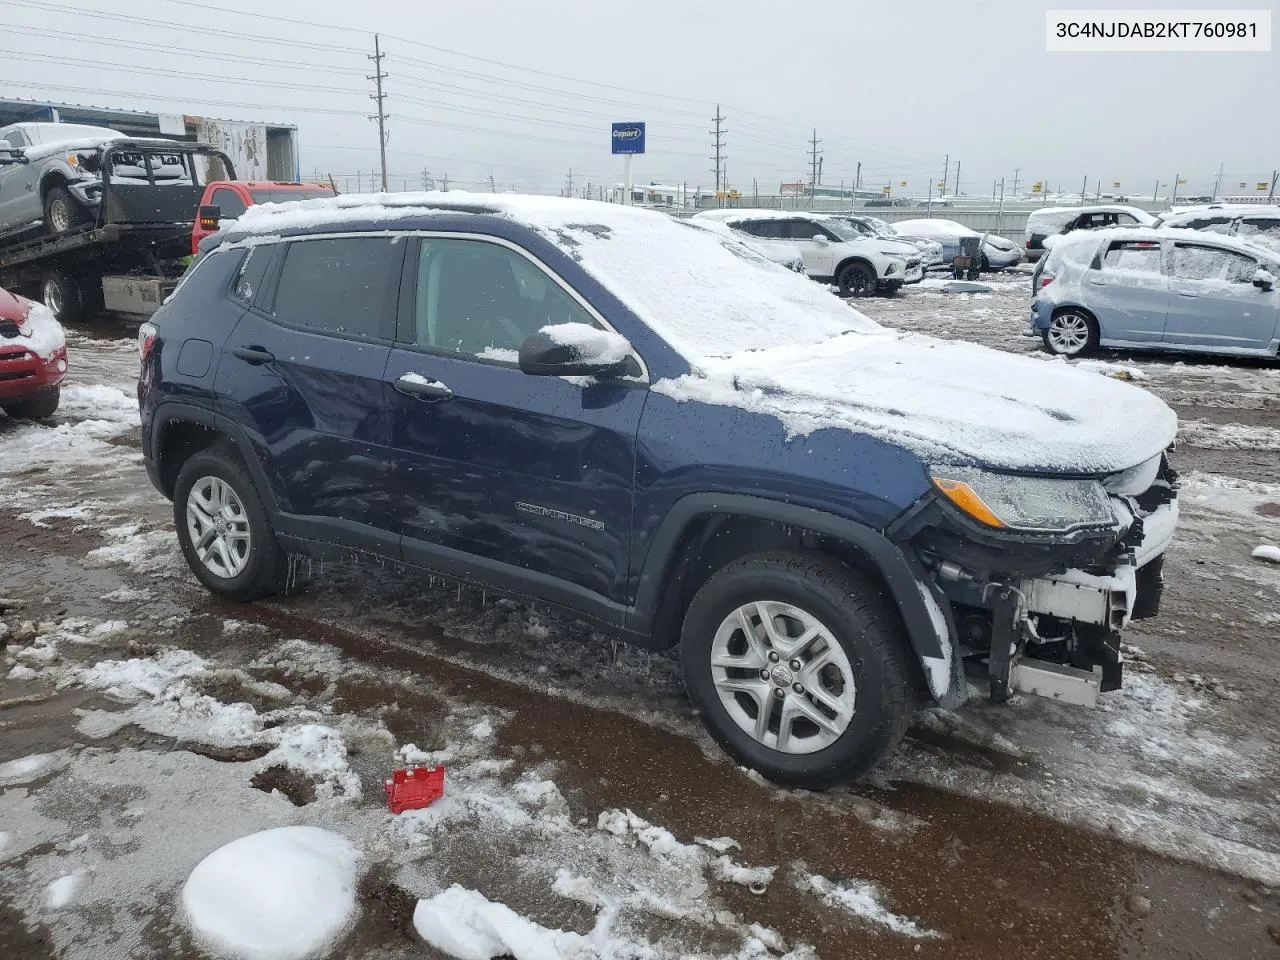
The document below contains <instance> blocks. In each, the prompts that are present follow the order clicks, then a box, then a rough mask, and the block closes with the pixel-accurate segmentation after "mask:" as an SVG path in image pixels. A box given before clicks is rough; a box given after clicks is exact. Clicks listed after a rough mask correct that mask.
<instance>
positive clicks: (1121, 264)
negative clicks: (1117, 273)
mask: <svg viewBox="0 0 1280 960" xmlns="http://www.w3.org/2000/svg"><path fill="white" fill-rule="evenodd" d="M1102 264H1103V267H1105V268H1106V269H1107V270H1133V271H1137V272H1139V273H1151V274H1159V273H1160V245H1159V244H1158V243H1145V242H1144V243H1139V242H1135V241H1132V240H1115V241H1112V242H1111V244H1109V245H1108V247H1107V252H1106V253H1104V254H1103V256H1102Z"/></svg>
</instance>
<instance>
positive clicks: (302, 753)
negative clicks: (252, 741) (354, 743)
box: [258, 723, 361, 800]
mask: <svg viewBox="0 0 1280 960" xmlns="http://www.w3.org/2000/svg"><path fill="white" fill-rule="evenodd" d="M258 765H259V766H260V767H261V768H262V769H263V770H265V769H267V768H268V767H273V766H277V765H283V766H286V767H289V768H290V769H292V770H297V771H298V772H300V773H303V774H306V775H307V776H310V777H313V778H315V779H317V780H319V781H320V782H319V783H318V784H317V788H316V797H317V798H318V799H321V800H325V799H328V798H330V797H335V796H339V797H345V798H349V799H353V800H354V799H359V797H360V793H361V786H360V777H359V776H357V775H356V774H355V773H354V772H353V771H352V770H351V767H350V765H349V764H348V763H347V745H346V743H345V742H344V741H343V739H342V735H341V734H340V733H338V731H337V730H334V729H333V728H332V727H326V726H322V725H320V724H316V723H303V724H298V725H296V726H292V727H287V728H285V729H283V730H282V731H281V732H280V742H279V743H278V744H277V745H276V747H275V748H274V749H273V750H272V751H271V752H270V753H268V754H267V755H266V756H265V757H263V758H262V759H261V760H259V761H258Z"/></svg>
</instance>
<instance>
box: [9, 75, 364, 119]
mask: <svg viewBox="0 0 1280 960" xmlns="http://www.w3.org/2000/svg"><path fill="white" fill-rule="evenodd" d="M6 84H7V85H8V86H10V87H34V88H37V89H41V90H69V91H71V92H72V93H89V94H97V93H101V94H105V95H107V96H109V97H140V98H142V99H146V100H165V101H168V100H171V99H173V98H172V97H171V96H170V95H168V94H157V93H154V92H151V91H147V92H139V91H137V90H108V89H106V88H104V87H72V86H68V85H67V84H65V83H36V82H34V81H29V80H9V81H6ZM181 99H182V100H184V101H186V102H187V103H199V104H203V105H206V106H213V107H240V108H244V109H252V110H292V111H294V112H297V113H323V114H329V115H330V116H335V117H339V116H340V117H361V116H364V115H365V113H364V111H363V110H334V109H329V108H326V107H295V106H283V105H281V104H278V103H259V104H246V103H244V102H243V101H240V100H209V99H205V98H203V97H182V98H181Z"/></svg>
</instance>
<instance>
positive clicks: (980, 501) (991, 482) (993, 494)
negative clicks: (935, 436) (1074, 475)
mask: <svg viewBox="0 0 1280 960" xmlns="http://www.w3.org/2000/svg"><path fill="white" fill-rule="evenodd" d="M930 473H931V475H932V480H933V485H934V487H936V488H937V490H938V492H939V493H941V494H942V495H943V496H944V497H946V498H947V500H949V501H950V502H951V503H952V504H954V505H955V506H956V507H958V508H959V509H960V510H961V511H963V512H964V513H965V514H966V515H967V516H969V517H972V518H973V519H974V520H977V521H978V522H979V523H981V524H983V525H985V526H988V527H995V528H997V529H1009V530H1032V531H1041V532H1052V533H1067V532H1069V531H1071V530H1076V529H1079V528H1081V527H1109V526H1112V525H1113V524H1115V522H1116V519H1115V514H1114V513H1113V512H1112V510H1111V501H1110V500H1109V499H1108V498H1107V492H1106V491H1105V490H1104V489H1103V488H1102V484H1100V483H1098V482H1097V481H1096V480H1053V479H1048V478H1046V477H1019V476H1010V475H1007V474H1000V473H988V472H986V471H985V470H977V469H974V468H972V467H933V468H932V469H931V471H930Z"/></svg>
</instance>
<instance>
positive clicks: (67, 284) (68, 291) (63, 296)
mask: <svg viewBox="0 0 1280 960" xmlns="http://www.w3.org/2000/svg"><path fill="white" fill-rule="evenodd" d="M40 299H41V300H42V301H43V302H44V305H45V306H46V307H48V308H49V310H50V311H51V312H52V313H53V315H54V316H55V317H57V319H58V322H59V323H75V322H76V321H77V320H79V319H80V318H81V316H83V315H84V308H85V303H84V297H83V296H82V295H81V292H80V285H79V284H78V283H76V281H75V278H74V277H72V276H71V274H69V273H65V272H63V271H62V270H50V271H49V272H47V273H46V274H45V275H44V277H42V278H41V280H40Z"/></svg>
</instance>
